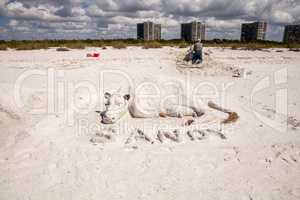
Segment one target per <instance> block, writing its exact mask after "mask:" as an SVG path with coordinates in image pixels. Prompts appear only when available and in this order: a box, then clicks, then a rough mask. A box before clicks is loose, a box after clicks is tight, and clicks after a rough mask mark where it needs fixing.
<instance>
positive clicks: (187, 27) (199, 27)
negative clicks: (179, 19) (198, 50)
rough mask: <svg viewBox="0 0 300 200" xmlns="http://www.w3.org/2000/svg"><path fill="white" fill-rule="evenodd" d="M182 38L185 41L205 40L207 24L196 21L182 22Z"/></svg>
mask: <svg viewBox="0 0 300 200" xmlns="http://www.w3.org/2000/svg"><path fill="white" fill-rule="evenodd" d="M181 39H182V40H185V41H197V40H199V39H200V40H205V24H204V23H201V22H196V21H194V22H191V23H185V24H181Z"/></svg>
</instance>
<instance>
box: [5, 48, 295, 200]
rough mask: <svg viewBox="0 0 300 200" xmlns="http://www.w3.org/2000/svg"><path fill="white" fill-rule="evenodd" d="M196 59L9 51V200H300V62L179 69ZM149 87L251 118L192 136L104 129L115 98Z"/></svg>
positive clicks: (158, 123)
mask: <svg viewBox="0 0 300 200" xmlns="http://www.w3.org/2000/svg"><path fill="white" fill-rule="evenodd" d="M186 50H187V49H179V48H175V47H174V48H171V47H164V48H161V49H142V48H141V47H128V48H127V49H119V50H118V49H113V48H108V49H106V50H104V49H101V48H88V49H85V50H71V51H67V52H57V51H56V49H55V48H53V49H48V50H32V51H16V50H8V51H0V92H1V95H0V199H3V200H14V199H26V200H27V199H28V200H29V199H30V200H40V199H44V200H58V199H59V200H60V199H74V200H77V199H78V200H85V199H86V200H94V199H95V200H96V199H114V200H115V199H131V200H132V199H149V200H153V199H157V200H159V199H161V200H168V199H169V200H175V199H178V200H179V199H195V200H196V199H210V200H211V199H222V200H227V199H228V200H243V199H245V200H259V199H262V200H266V199H274V200H279V199H289V200H297V199H300V88H299V84H300V53H299V52H291V51H288V50H287V49H270V50H268V51H245V50H231V49H223V48H205V52H206V53H207V54H209V60H210V61H209V62H210V63H208V64H207V63H204V65H205V66H206V67H205V66H204V67H203V68H193V69H181V70H179V69H178V58H179V57H180V56H181V55H182V54H183V53H184V52H186ZM90 52H100V54H101V55H100V58H99V59H95V58H87V57H86V54H87V53H90ZM206 58H207V57H206ZM205 62H206V61H205ZM207 62H208V61H207ZM206 64H207V65H206ZM236 68H238V69H242V70H241V73H242V74H241V75H240V77H233V73H232V71H231V70H234V69H236ZM143 84H145V85H147V84H148V86H149V85H151V86H153V87H158V88H161V87H163V86H168V85H172V86H174V85H180V86H182V87H183V91H184V92H187V94H188V95H187V97H188V98H189V97H190V96H189V94H190V93H189V92H190V91H196V93H197V95H199V99H202V100H203V102H204V104H206V103H207V102H208V101H209V100H213V101H214V102H216V103H218V104H220V105H222V106H223V107H225V108H228V109H230V110H232V111H234V112H236V113H237V114H238V116H239V119H238V120H237V121H236V122H234V123H229V124H222V123H221V122H222V120H224V118H226V116H225V115H224V114H222V113H220V112H218V111H216V110H213V109H210V108H207V112H206V113H205V114H204V115H203V116H201V117H198V118H195V119H193V120H194V122H193V123H192V124H191V125H190V126H184V124H185V123H186V122H187V120H191V118H190V117H183V118H169V117H167V118H147V119H142V118H133V117H131V116H130V114H129V113H125V114H124V116H123V117H122V118H121V119H120V120H119V121H118V122H117V123H116V124H111V125H104V124H101V117H100V115H99V114H98V113H96V111H102V110H103V109H104V103H103V97H104V92H115V91H117V90H119V92H120V94H122V95H125V94H127V93H128V91H129V90H130V89H131V90H132V89H138V88H139V87H141V86H143ZM173 89H174V87H172V89H170V90H173ZM175 89H176V88H175ZM173 93H176V90H174V91H173ZM145 95H150V97H149V98H153V96H151V95H152V94H145ZM146 98H148V97H147V96H146ZM168 102H169V101H168V100H167V101H165V103H166V104H168ZM203 127H204V130H205V131H204V132H205V134H204V135H201V134H198V133H199V132H197V131H198V130H201V129H202V128H203ZM209 130H210V131H209ZM139 131H142V132H143V133H144V134H145V135H146V136H145V135H141V134H139ZM174 131H175V132H176V133H177V136H178V137H176V138H173V137H169V138H168V137H164V138H163V139H162V140H160V137H159V134H158V133H163V134H164V133H165V132H168V133H174ZM220 131H221V132H222V134H223V135H220ZM188 133H194V134H198V135H194V138H193V137H191V136H190V135H189V134H188ZM222 136H224V137H222Z"/></svg>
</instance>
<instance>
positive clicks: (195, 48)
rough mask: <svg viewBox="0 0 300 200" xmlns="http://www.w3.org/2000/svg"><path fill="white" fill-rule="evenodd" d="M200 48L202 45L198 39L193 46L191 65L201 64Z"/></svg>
mask: <svg viewBox="0 0 300 200" xmlns="http://www.w3.org/2000/svg"><path fill="white" fill-rule="evenodd" d="M202 48H203V45H202V43H201V40H200V39H199V40H197V42H196V43H195V44H194V46H193V51H194V53H193V59H192V63H193V64H200V63H202Z"/></svg>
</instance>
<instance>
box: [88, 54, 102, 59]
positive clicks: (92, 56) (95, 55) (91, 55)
mask: <svg viewBox="0 0 300 200" xmlns="http://www.w3.org/2000/svg"><path fill="white" fill-rule="evenodd" d="M86 57H89V58H99V57H100V53H88V54H87V55H86Z"/></svg>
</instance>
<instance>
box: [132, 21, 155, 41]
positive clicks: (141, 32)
mask: <svg viewBox="0 0 300 200" xmlns="http://www.w3.org/2000/svg"><path fill="white" fill-rule="evenodd" d="M137 39H140V40H146V41H149V40H160V39H161V25H160V24H155V23H153V22H150V21H148V22H144V23H140V24H137Z"/></svg>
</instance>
